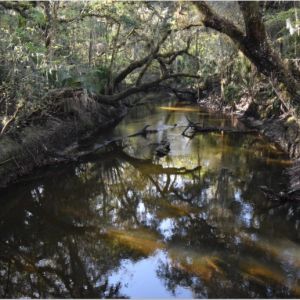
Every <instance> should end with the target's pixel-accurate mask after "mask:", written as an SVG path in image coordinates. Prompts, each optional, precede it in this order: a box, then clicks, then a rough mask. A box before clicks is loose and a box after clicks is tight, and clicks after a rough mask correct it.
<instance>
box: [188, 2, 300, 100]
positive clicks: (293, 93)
mask: <svg viewBox="0 0 300 300" xmlns="http://www.w3.org/2000/svg"><path fill="white" fill-rule="evenodd" d="M194 4H195V5H196V7H197V8H198V10H199V11H200V12H201V13H202V14H203V16H204V19H203V24H204V26H206V27H209V28H212V29H215V30H217V31H219V32H221V33H224V34H226V35H227V36H228V37H230V38H231V39H232V41H233V42H235V43H236V45H237V46H238V48H239V50H241V51H242V52H243V53H244V55H245V56H247V57H248V59H249V60H250V61H251V62H252V63H253V64H254V65H255V66H256V67H257V69H258V71H259V72H261V73H262V74H264V75H265V76H267V77H269V78H271V79H274V80H276V81H277V82H278V83H280V84H281V85H283V86H284V89H285V90H286V91H287V92H288V94H289V97H288V98H289V100H290V102H291V103H292V104H293V105H299V104H300V85H299V82H298V81H297V80H296V79H295V77H294V76H293V74H292V72H291V71H290V70H289V69H288V67H287V66H286V65H285V64H284V62H283V61H282V59H281V57H280V56H279V55H278V54H277V52H275V50H274V49H273V48H272V46H271V45H270V43H269V41H268V38H267V34H266V29H265V25H264V23H263V20H262V15H261V12H260V8H259V3H258V2H257V1H247V2H242V1H239V7H240V9H241V12H242V15H243V19H244V24H245V32H243V31H242V30H241V29H240V28H238V27H237V26H236V25H235V24H234V23H232V22H230V21H228V20H227V19H225V18H223V17H220V16H219V15H218V14H217V13H216V12H214V11H213V10H212V9H211V7H210V6H209V5H208V4H207V3H206V2H205V1H200V2H194Z"/></svg>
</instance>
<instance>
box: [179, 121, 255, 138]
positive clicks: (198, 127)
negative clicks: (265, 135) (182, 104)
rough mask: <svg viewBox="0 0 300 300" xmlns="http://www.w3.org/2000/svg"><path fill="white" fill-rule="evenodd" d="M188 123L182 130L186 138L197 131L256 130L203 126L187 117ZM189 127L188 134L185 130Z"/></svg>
mask: <svg viewBox="0 0 300 300" xmlns="http://www.w3.org/2000/svg"><path fill="white" fill-rule="evenodd" d="M187 121H188V125H187V127H186V128H185V129H184V131H183V132H182V135H183V136H185V137H188V138H193V137H194V136H195V135H196V134H197V133H211V132H219V133H224V132H226V133H257V132H258V131H257V130H255V129H237V128H229V127H215V126H206V127H203V125H202V124H200V123H194V122H192V121H191V120H189V119H187ZM189 129H191V133H190V134H188V133H187V131H188V130H189Z"/></svg>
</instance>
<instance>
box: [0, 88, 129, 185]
mask: <svg viewBox="0 0 300 300" xmlns="http://www.w3.org/2000/svg"><path fill="white" fill-rule="evenodd" d="M59 105H60V110H59V113H56V114H54V113H51V114H50V113H49V114H47V115H44V116H39V120H38V122H37V121H33V122H31V123H30V124H28V125H26V126H24V128H21V129H20V130H16V131H14V132H12V133H10V134H8V135H5V136H3V137H2V138H1V140H0V187H5V186H7V184H9V183H11V182H14V181H16V180H17V179H18V178H19V177H21V176H24V175H28V174H30V173H31V172H32V171H33V170H34V169H35V168H39V167H42V166H46V165H51V164H56V163H63V162H69V161H71V160H73V159H74V157H73V156H70V155H67V154H66V153H65V149H66V148H67V147H69V146H70V145H73V146H74V145H76V144H78V142H80V141H81V140H82V139H84V138H87V137H88V136H90V135H92V134H93V133H95V132H97V131H101V130H106V129H108V128H111V127H113V126H114V125H116V124H117V123H118V122H119V121H120V120H121V119H122V118H123V117H124V116H125V115H126V113H127V107H126V105H121V104H120V105H117V106H111V105H107V104H100V103H98V102H96V101H95V100H93V99H92V98H88V97H87V96H86V95H84V93H82V92H78V93H77V94H76V96H74V97H70V98H63V99H60V104H59ZM75 148H76V147H75Z"/></svg>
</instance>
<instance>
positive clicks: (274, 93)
mask: <svg viewBox="0 0 300 300" xmlns="http://www.w3.org/2000/svg"><path fill="white" fill-rule="evenodd" d="M0 14H1V21H0V22H1V32H0V34H1V40H2V43H1V59H0V80H1V91H0V92H1V98H0V99H1V100H0V112H1V150H0V151H1V152H2V153H1V158H2V160H1V165H2V163H5V164H6V165H7V166H8V165H9V163H12V164H13V165H16V164H17V163H16V162H12V161H10V159H11V157H12V156H13V157H17V158H18V157H20V160H21V161H23V160H26V157H27V156H28V152H30V153H31V156H34V157H37V159H36V160H37V161H36V162H35V163H36V164H40V163H41V162H39V161H38V160H39V157H42V156H43V154H42V153H44V152H45V151H46V150H45V149H48V150H49V153H48V155H50V152H55V150H54V148H57V144H59V143H60V140H63V141H65V143H66V144H68V143H70V142H72V139H71V136H73V140H74V135H76V137H77V138H78V135H81V134H82V133H87V132H90V131H91V130H93V129H95V128H97V127H103V126H104V125H106V126H110V125H112V124H113V122H112V120H114V121H116V122H117V121H118V118H119V117H120V116H123V115H124V114H125V113H126V108H127V107H128V106H132V105H135V104H136V103H137V101H139V100H140V99H141V98H142V97H141V94H145V92H147V91H153V90H157V89H167V90H169V91H170V92H173V93H174V94H175V95H176V96H177V97H179V98H180V97H181V98H186V97H189V98H190V99H193V100H195V101H197V100H198V102H199V101H201V100H206V101H205V102H206V105H207V106H213V105H214V106H216V105H217V108H218V109H219V110H220V109H221V110H225V109H227V110H229V111H233V110H238V107H240V109H241V110H243V112H244V111H245V110H248V114H249V116H250V115H251V116H252V117H255V118H258V119H259V118H270V117H279V116H280V115H282V114H288V116H289V117H292V118H294V119H297V115H298V109H299V101H300V100H299V99H300V96H299V76H300V74H299V59H298V54H299V51H300V50H299V47H300V46H299V43H298V40H299V30H300V29H299V20H298V14H299V8H298V3H297V2H280V1H278V2H277V1H274V2H272V1H271V2H269V1H266V2H247V3H244V2H241V3H238V2H234V3H230V2H216V3H208V2H205V1H202V2H201V1H200V2H195V3H191V2H179V3H177V2H173V3H171V2H166V3H163V2H153V3H151V2H139V3H135V2H109V1H108V2H102V1H100V2H97V1H95V2H93V1H91V2H74V3H73V2H64V1H53V2H51V1H50V2H48V1H45V2H34V1H31V2H14V1H10V2H1V4H0ZM245 107H246V108H245ZM294 119H290V121H291V122H294ZM110 123H112V124H110ZM295 126H296V125H295ZM62 128H63V131H65V135H67V136H68V137H69V138H66V137H64V138H62V137H61V136H62V133H61V132H62ZM74 131H75V133H74ZM50 132H51V133H50ZM67 132H68V133H67ZM50 135H51V136H50ZM20 139H21V140H22V141H21V143H20ZM49 140H51V141H52V144H51V143H49ZM46 141H47V142H46ZM47 143H48V144H49V145H47ZM287 143H288V142H286V141H285V142H281V144H283V147H284V144H287ZM43 145H44V146H43ZM24 146H26V147H27V148H28V149H29V150H28V151H27V153H25V154H24V153H21V152H22V151H18V149H19V150H20V148H22V149H24ZM61 146H66V145H61ZM51 148H53V149H52V150H53V151H52V150H51ZM285 148H286V147H285ZM294 148H295V149H294ZM286 151H289V152H290V153H291V155H292V156H295V157H296V156H297V155H298V149H297V147H293V149H292V150H290V148H288V149H286ZM46 152H47V151H46ZM52 154H53V153H52ZM44 155H45V153H44ZM7 160H9V161H8V162H7ZM7 163H8V164H7ZM24 172H25V171H24ZM4 173H5V172H4Z"/></svg>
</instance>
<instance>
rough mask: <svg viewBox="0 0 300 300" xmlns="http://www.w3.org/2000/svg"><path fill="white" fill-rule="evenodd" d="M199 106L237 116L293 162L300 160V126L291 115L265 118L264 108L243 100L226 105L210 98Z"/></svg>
mask: <svg viewBox="0 0 300 300" xmlns="http://www.w3.org/2000/svg"><path fill="white" fill-rule="evenodd" d="M199 105H200V106H201V107H203V108H204V109H207V110H208V111H211V112H222V113H224V114H227V115H235V116H237V117H238V119H239V120H240V121H241V122H243V123H244V124H245V125H246V126H247V127H249V128H253V129H257V130H258V131H260V132H261V133H262V134H263V135H264V136H265V137H267V138H268V139H269V140H270V141H271V142H273V143H275V144H276V145H277V146H278V147H279V148H280V149H281V150H283V151H284V152H285V153H287V154H288V155H289V157H290V158H291V159H293V160H297V159H299V158H300V126H299V124H298V122H297V120H296V119H295V117H293V116H292V115H290V114H282V115H280V116H278V117H271V118H268V117H265V116H262V117H261V115H262V114H263V113H262V110H263V109H264V107H259V105H257V104H256V103H253V102H251V101H249V100H248V99H241V100H239V101H238V104H237V103H233V104H232V105H224V103H223V102H222V100H221V98H220V97H218V96H214V97H209V98H206V99H202V100H201V101H199Z"/></svg>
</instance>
